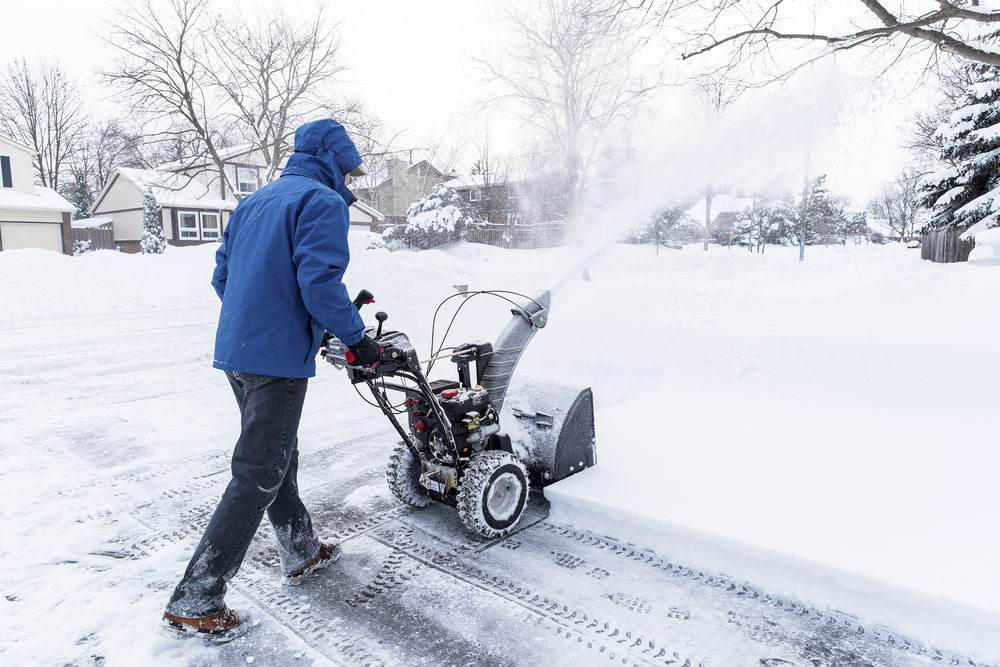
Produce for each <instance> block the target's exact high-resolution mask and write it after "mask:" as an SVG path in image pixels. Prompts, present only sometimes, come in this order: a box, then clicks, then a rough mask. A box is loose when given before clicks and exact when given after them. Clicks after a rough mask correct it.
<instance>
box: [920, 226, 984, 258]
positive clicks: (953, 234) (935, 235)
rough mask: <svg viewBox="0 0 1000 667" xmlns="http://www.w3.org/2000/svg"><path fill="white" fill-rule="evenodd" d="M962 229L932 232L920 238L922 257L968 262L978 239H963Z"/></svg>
mask: <svg viewBox="0 0 1000 667" xmlns="http://www.w3.org/2000/svg"><path fill="white" fill-rule="evenodd" d="M961 235H962V232H960V231H945V232H930V233H929V234H924V235H923V236H922V237H921V238H920V258H921V259H929V260H930V261H932V262H942V263H947V262H966V261H968V260H969V253H970V252H972V249H973V248H975V247H976V240H975V239H969V240H967V241H966V240H962V239H960V238H959V236H961Z"/></svg>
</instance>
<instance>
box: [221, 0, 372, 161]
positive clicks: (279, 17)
mask: <svg viewBox="0 0 1000 667" xmlns="http://www.w3.org/2000/svg"><path fill="white" fill-rule="evenodd" d="M326 24H327V21H326V17H325V15H324V7H323V5H319V8H318V10H317V13H316V14H315V15H314V16H311V17H309V18H308V19H307V20H303V17H301V16H296V17H295V18H294V19H292V18H289V16H288V15H287V14H286V13H285V12H284V11H283V10H281V9H279V10H278V12H277V14H275V15H273V16H267V17H263V16H258V17H257V18H256V20H255V22H253V23H251V22H248V21H247V20H245V19H243V17H241V16H236V17H225V16H222V17H219V19H218V20H217V21H216V22H215V27H214V30H213V34H214V37H215V38H214V39H212V40H209V41H208V43H209V44H210V45H211V46H210V47H209V55H210V56H211V60H212V63H213V66H212V67H210V68H208V69H207V74H208V75H209V77H210V80H211V81H212V83H213V84H214V85H215V86H217V87H218V88H219V90H221V91H222V93H223V95H224V96H225V98H226V99H228V101H229V102H230V103H231V104H230V106H231V107H232V109H233V113H232V118H233V120H234V121H235V125H236V126H237V127H238V128H239V132H240V133H242V134H244V135H246V136H247V138H248V139H250V141H252V143H253V144H254V146H255V147H256V148H257V149H258V150H260V151H261V153H262V154H263V155H264V161H265V164H266V169H265V178H264V180H265V181H271V180H273V179H274V177H275V174H276V173H277V170H278V168H279V166H280V164H281V162H282V161H283V160H284V159H285V158H286V157H288V155H289V153H291V144H292V142H291V136H292V134H293V133H294V131H295V128H296V127H298V125H300V124H301V123H302V122H303V121H305V120H312V119H313V118H314V117H316V116H317V114H318V113H319V112H321V111H325V112H326V113H329V111H327V109H326V107H327V106H328V103H327V102H325V101H324V99H323V97H322V95H321V92H322V86H323V84H325V83H327V82H329V81H331V80H333V79H334V77H336V75H337V74H339V73H340V72H343V71H344V70H345V69H346V67H345V66H344V65H343V64H342V62H341V59H340V57H339V51H340V41H339V39H338V37H337V33H336V30H335V29H333V28H328V27H327V25H326ZM338 106H340V108H338V109H336V110H335V113H336V115H335V116H334V117H336V118H338V119H344V118H345V117H346V116H348V115H350V116H356V115H358V108H357V107H356V105H353V104H347V105H338ZM347 124H349V123H347Z"/></svg>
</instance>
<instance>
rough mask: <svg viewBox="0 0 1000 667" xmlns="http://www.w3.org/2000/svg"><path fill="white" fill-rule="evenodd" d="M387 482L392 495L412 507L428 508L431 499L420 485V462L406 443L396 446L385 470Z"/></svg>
mask: <svg viewBox="0 0 1000 667" xmlns="http://www.w3.org/2000/svg"><path fill="white" fill-rule="evenodd" d="M385 481H386V482H388V483H389V490H390V491H392V495H394V496H396V498H398V499H399V500H400V502H403V503H405V504H407V505H409V506H410V507H427V506H428V505H430V503H431V498H430V496H429V495H428V493H427V489H425V488H424V487H423V486H421V484H420V461H418V460H417V459H416V458H414V456H413V453H412V452H411V451H410V448H409V447H407V446H406V444H405V443H403V442H400V443H397V444H396V448H395V449H393V450H392V456H390V457H389V466H388V467H387V468H386V469H385Z"/></svg>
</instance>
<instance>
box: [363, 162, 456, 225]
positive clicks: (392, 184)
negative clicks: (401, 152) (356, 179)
mask: <svg viewBox="0 0 1000 667" xmlns="http://www.w3.org/2000/svg"><path fill="white" fill-rule="evenodd" d="M368 178H369V180H370V181H373V182H374V183H375V184H374V185H369V186H367V187H359V188H357V190H356V191H355V194H357V196H358V198H359V199H361V200H364V202H365V203H366V204H369V205H371V206H372V207H374V208H375V209H377V210H379V211H381V212H382V213H384V214H385V215H386V216H388V217H390V218H397V219H398V220H397V221H398V222H402V219H403V218H405V217H406V209H408V208H409V207H410V204H412V203H413V202H415V201H418V200H419V199H421V198H423V197H426V196H427V195H429V194H430V192H431V190H433V189H434V186H435V185H437V184H438V183H440V182H441V181H442V180H444V178H445V175H444V174H443V173H441V171H440V170H438V169H437V168H436V167H435V166H434V165H432V164H431V163H430V162H428V161H427V160H420V161H419V162H416V163H414V164H408V163H407V162H406V161H405V160H399V159H390V160H388V161H387V162H386V166H385V168H384V169H382V170H380V171H379V172H377V173H376V174H373V175H372V177H368Z"/></svg>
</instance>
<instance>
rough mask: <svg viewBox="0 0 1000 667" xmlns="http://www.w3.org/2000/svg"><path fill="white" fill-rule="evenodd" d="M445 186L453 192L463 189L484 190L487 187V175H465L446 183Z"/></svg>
mask: <svg viewBox="0 0 1000 667" xmlns="http://www.w3.org/2000/svg"><path fill="white" fill-rule="evenodd" d="M444 185H445V187H448V188H451V189H452V190H461V189H463V188H482V187H485V186H486V176H485V174H476V175H474V176H473V175H471V174H463V175H461V176H456V177H455V178H452V179H450V180H447V181H445V182H444Z"/></svg>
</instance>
